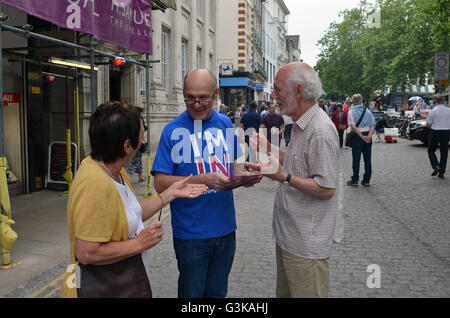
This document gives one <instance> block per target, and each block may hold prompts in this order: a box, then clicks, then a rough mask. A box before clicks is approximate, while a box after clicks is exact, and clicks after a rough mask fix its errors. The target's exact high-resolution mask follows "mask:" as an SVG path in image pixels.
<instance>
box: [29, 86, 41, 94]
mask: <svg viewBox="0 0 450 318" xmlns="http://www.w3.org/2000/svg"><path fill="white" fill-rule="evenodd" d="M31 93H32V94H40V93H41V88H40V87H38V86H32V87H31Z"/></svg>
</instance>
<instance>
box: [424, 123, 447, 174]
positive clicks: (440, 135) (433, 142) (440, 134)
mask: <svg viewBox="0 0 450 318" xmlns="http://www.w3.org/2000/svg"><path fill="white" fill-rule="evenodd" d="M430 133H431V138H430V142H429V144H428V158H429V159H430V163H431V168H433V169H434V168H436V167H437V166H439V168H441V170H440V171H439V174H444V173H445V169H446V167H447V158H448V141H449V139H450V130H433V129H432V130H431V132H430ZM438 145H440V146H439V148H440V150H441V158H440V161H438V160H437V157H436V150H437V147H438Z"/></svg>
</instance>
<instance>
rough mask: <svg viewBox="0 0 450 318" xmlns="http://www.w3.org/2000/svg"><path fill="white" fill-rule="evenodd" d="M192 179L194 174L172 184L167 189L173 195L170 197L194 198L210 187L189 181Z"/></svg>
mask: <svg viewBox="0 0 450 318" xmlns="http://www.w3.org/2000/svg"><path fill="white" fill-rule="evenodd" d="M191 179H192V175H190V176H189V177H186V178H184V179H182V180H180V181H178V182H175V183H174V184H172V185H171V186H170V187H169V189H167V190H166V191H170V192H171V195H169V197H173V199H178V198H189V199H194V198H197V197H199V196H200V195H201V194H202V193H203V192H205V191H206V190H208V187H207V186H206V185H204V184H192V183H188V182H189V180H191Z"/></svg>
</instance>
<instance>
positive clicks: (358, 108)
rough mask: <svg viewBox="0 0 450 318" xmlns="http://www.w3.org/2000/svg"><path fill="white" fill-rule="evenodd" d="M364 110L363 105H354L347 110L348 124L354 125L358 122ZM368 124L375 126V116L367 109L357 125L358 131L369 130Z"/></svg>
mask: <svg viewBox="0 0 450 318" xmlns="http://www.w3.org/2000/svg"><path fill="white" fill-rule="evenodd" d="M363 111H364V107H363V105H362V104H361V105H355V106H353V107H352V108H351V109H350V111H349V112H348V125H349V126H351V125H355V126H356V124H357V123H358V121H359V119H360V118H361V116H362V113H363ZM370 126H375V117H373V114H372V112H371V111H370V110H369V109H367V110H366V113H365V114H364V118H363V120H362V121H361V123H360V124H359V126H358V129H359V131H360V132H367V131H369V130H370Z"/></svg>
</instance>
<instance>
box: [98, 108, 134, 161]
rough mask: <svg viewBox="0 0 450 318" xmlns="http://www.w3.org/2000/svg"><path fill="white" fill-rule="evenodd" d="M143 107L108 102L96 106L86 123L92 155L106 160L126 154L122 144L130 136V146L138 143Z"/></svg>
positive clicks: (114, 159) (115, 158)
mask: <svg viewBox="0 0 450 318" xmlns="http://www.w3.org/2000/svg"><path fill="white" fill-rule="evenodd" d="M141 113H142V108H139V107H136V106H132V105H129V104H126V103H123V102H117V101H111V102H107V103H104V104H101V105H100V106H99V107H97V109H96V111H95V113H94V114H93V115H92V116H91V120H90V124H89V139H90V141H91V148H92V152H91V157H92V158H93V159H96V160H102V161H104V162H105V163H109V162H114V161H116V160H117V159H119V158H122V157H124V156H125V151H124V149H123V144H124V142H125V140H127V139H130V144H131V146H132V147H133V148H134V149H136V148H137V147H138V145H139V137H140V136H139V134H140V129H141V122H140V121H141Z"/></svg>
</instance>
